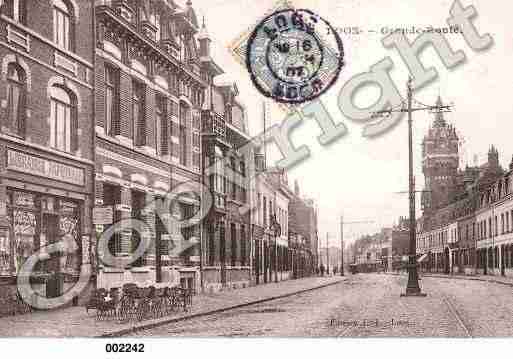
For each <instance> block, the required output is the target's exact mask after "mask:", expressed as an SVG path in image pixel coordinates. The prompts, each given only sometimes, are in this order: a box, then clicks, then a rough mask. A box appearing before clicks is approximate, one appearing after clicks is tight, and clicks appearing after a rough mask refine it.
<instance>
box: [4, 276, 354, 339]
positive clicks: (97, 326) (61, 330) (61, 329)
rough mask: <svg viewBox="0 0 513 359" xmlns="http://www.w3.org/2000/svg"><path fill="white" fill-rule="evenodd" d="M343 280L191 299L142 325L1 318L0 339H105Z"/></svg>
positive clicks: (49, 314)
mask: <svg viewBox="0 0 513 359" xmlns="http://www.w3.org/2000/svg"><path fill="white" fill-rule="evenodd" d="M343 280H345V278H344V277H340V276H333V277H311V278H302V279H296V280H287V281H283V282H279V283H269V284H265V285H259V286H254V287H249V288H244V289H238V290H230V291H226V292H220V293H216V294H200V295H197V296H194V298H193V306H192V308H191V309H190V310H189V311H187V312H184V311H183V310H181V309H180V310H178V311H177V312H176V314H175V315H171V316H167V317H162V318H159V319H153V320H146V321H142V322H138V321H132V322H129V323H123V324H120V323H119V322H118V321H116V320H109V321H97V320H96V311H95V310H90V311H89V314H86V311H85V308H84V307H71V308H65V309H60V310H55V311H39V312H34V313H30V314H25V315H17V316H12V317H4V318H1V320H0V337H105V336H120V335H123V334H127V333H130V332H132V331H134V330H135V329H147V328H151V327H154V326H158V325H162V324H166V323H170V322H176V321H181V320H187V319H190V318H194V317H198V316H202V315H208V314H213V313H216V312H220V311H223V310H227V309H232V308H237V307H242V306H245V305H249V304H256V303H259V302H264V301H268V300H272V299H277V298H281V297H286V296H289V295H293V294H297V293H301V292H306V291H309V290H313V289H317V288H322V287H325V286H329V285H333V284H336V283H339V282H341V281H343Z"/></svg>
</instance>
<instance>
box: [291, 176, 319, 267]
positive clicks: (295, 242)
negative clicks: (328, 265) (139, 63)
mask: <svg viewBox="0 0 513 359" xmlns="http://www.w3.org/2000/svg"><path fill="white" fill-rule="evenodd" d="M289 241H290V242H291V245H292V246H293V247H294V248H295V253H296V254H295V257H296V259H297V261H298V262H297V263H296V262H294V263H296V264H295V268H296V271H295V272H294V276H295V277H303V276H308V275H311V274H313V273H315V269H316V268H317V267H318V266H319V265H320V261H319V239H318V232H317V209H316V207H315V203H314V201H313V200H312V199H306V198H304V197H302V196H301V194H300V191H299V183H298V182H297V180H296V181H295V183H294V194H293V196H292V198H291V199H290V202H289Z"/></svg>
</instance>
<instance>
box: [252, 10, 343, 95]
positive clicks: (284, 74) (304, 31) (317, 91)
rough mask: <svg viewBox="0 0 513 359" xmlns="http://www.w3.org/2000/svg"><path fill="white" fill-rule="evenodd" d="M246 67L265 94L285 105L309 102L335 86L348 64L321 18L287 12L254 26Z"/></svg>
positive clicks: (336, 36) (334, 34)
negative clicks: (345, 65)
mask: <svg viewBox="0 0 513 359" xmlns="http://www.w3.org/2000/svg"><path fill="white" fill-rule="evenodd" d="M246 66H247V68H248V71H249V73H250V75H251V80H252V81H253V84H254V85H255V87H256V88H257V89H258V90H259V91H260V92H261V93H262V94H263V95H264V96H266V97H269V98H272V99H274V100H275V101H277V102H280V103H289V104H294V103H296V104H298V103H304V102H306V101H310V100H313V99H315V98H317V97H319V96H320V95H322V94H323V93H324V92H326V91H327V90H328V89H329V88H330V87H331V86H332V85H333V84H334V83H335V82H336V80H337V78H338V75H339V73H340V71H341V70H342V68H343V66H344V47H343V44H342V39H341V38H340V36H339V34H338V33H337V32H336V31H335V29H334V28H333V27H332V26H331V25H330V23H329V22H327V21H326V20H324V19H323V18H322V17H320V16H319V15H317V14H315V13H314V12H312V11H310V10H307V9H284V10H279V11H276V12H274V13H272V14H271V15H269V16H267V17H266V18H264V19H263V20H262V21H261V22H260V23H259V24H258V25H257V26H256V27H255V29H254V30H253V32H252V34H251V36H250V37H249V40H248V43H247V51H246Z"/></svg>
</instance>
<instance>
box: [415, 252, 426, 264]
mask: <svg viewBox="0 0 513 359" xmlns="http://www.w3.org/2000/svg"><path fill="white" fill-rule="evenodd" d="M427 257H428V254H427V253H424V254H423V255H421V256H420V257H419V258H418V259H417V263H421V262H422V261H424V260H426V258H427Z"/></svg>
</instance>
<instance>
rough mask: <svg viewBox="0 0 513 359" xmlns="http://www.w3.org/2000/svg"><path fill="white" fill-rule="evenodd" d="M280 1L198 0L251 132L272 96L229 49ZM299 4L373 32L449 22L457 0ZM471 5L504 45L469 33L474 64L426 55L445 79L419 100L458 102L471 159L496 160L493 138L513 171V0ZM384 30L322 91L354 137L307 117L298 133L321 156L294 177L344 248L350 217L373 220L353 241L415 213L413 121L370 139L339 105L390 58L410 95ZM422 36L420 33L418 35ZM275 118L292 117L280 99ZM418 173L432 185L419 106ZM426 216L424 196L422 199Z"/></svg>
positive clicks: (361, 43) (456, 119)
mask: <svg viewBox="0 0 513 359" xmlns="http://www.w3.org/2000/svg"><path fill="white" fill-rule="evenodd" d="M274 4H275V1H274V0H260V1H254V0H201V1H200V0H193V6H194V8H195V9H196V12H197V15H198V17H199V18H200V19H201V18H202V17H203V16H204V17H205V21H206V24H207V28H208V31H209V33H210V35H211V37H212V39H213V49H212V51H213V57H214V58H215V60H216V62H217V63H218V64H219V65H221V66H222V67H223V68H224V69H225V72H226V74H225V75H222V77H223V78H222V79H223V80H229V81H234V82H235V83H236V84H237V87H238V88H239V91H240V95H239V100H240V101H241V102H242V103H244V104H245V106H246V108H247V113H248V122H249V130H250V134H253V135H254V134H257V133H258V132H261V131H262V113H261V108H262V101H263V100H264V98H263V96H262V95H260V93H259V92H258V91H257V90H256V88H255V87H254V85H253V84H252V83H251V80H250V77H249V74H248V71H247V70H246V68H245V67H243V66H242V65H241V64H240V63H238V62H237V61H235V59H234V58H233V56H232V55H231V53H230V51H229V45H230V44H231V43H232V42H233V41H234V40H235V39H236V38H238V37H239V36H240V35H241V34H242V33H244V32H246V31H248V30H249V29H251V28H252V27H253V26H254V25H255V24H256V23H257V22H258V21H259V20H260V19H261V17H262V16H263V15H264V14H265V13H266V12H267V11H269V10H270V9H272V8H273V7H274ZM294 4H296V6H297V7H299V8H307V9H310V10H312V11H314V12H316V13H317V14H318V15H320V16H321V17H323V18H324V19H326V20H328V21H329V22H330V23H331V24H332V25H333V26H335V27H337V28H345V27H352V26H358V27H361V28H363V29H378V30H379V29H380V28H381V27H384V26H387V27H393V28H395V27H407V26H411V25H415V26H429V25H432V26H434V27H441V26H446V19H447V18H448V17H449V16H450V15H449V10H450V7H451V5H452V1H448V0H431V1H405V0H388V1H380V0H340V1H338V0H337V1H331V0H317V1H314V0H297V1H294ZM462 5H463V6H469V5H474V7H475V8H476V10H477V12H478V16H477V17H476V18H475V19H474V24H475V26H476V28H477V29H478V31H479V33H480V34H484V33H489V34H490V35H491V36H492V38H493V39H494V45H493V46H492V47H491V48H490V49H489V50H486V51H483V52H480V53H475V52H473V50H472V49H471V48H470V47H468V46H467V44H466V43H465V41H464V40H463V37H462V35H460V34H452V35H448V36H447V39H448V41H449V43H450V45H451V47H452V48H453V50H454V51H456V50H462V51H463V52H464V53H465V55H466V57H467V61H466V63H465V64H463V65H461V66H459V67H457V68H455V69H453V70H447V69H446V68H445V67H444V65H443V63H442V62H441V61H440V59H439V58H438V55H436V53H435V51H434V50H433V49H432V48H427V49H426V50H424V51H423V52H422V55H421V57H420V58H421V60H422V61H423V63H424V64H425V66H426V67H429V66H435V67H436V69H437V71H438V73H439V77H438V79H437V80H436V81H435V82H434V83H432V84H431V85H429V86H427V87H425V88H423V89H422V90H420V91H416V92H415V94H414V97H415V98H416V99H417V100H419V101H420V102H422V103H427V104H434V103H435V101H436V98H437V96H438V95H440V96H441V97H442V99H443V101H444V102H447V103H453V104H454V109H453V112H452V113H448V114H446V120H447V121H448V122H450V123H452V124H453V125H454V126H455V127H456V129H457V132H458V134H459V136H460V139H461V140H462V141H461V147H460V162H461V165H462V166H464V165H465V164H467V163H468V164H471V165H473V164H474V158H475V157H477V160H478V163H483V162H484V161H485V160H486V154H487V151H488V149H489V147H490V145H491V144H492V143H493V144H494V145H495V146H496V147H497V148H498V150H499V155H500V157H499V159H500V162H501V164H502V166H503V167H508V166H509V163H510V162H511V158H512V155H513V141H511V138H512V136H511V133H512V131H511V130H513V126H512V125H511V123H512V122H511V121H512V120H513V116H512V115H513V105H512V101H511V97H510V95H511V94H512V93H513V91H512V90H513V81H512V80H513V76H512V71H511V70H510V69H509V66H510V65H511V64H512V63H513V61H512V60H513V23H512V22H511V20H510V18H509V16H510V14H511V13H512V10H513V3H511V2H498V1H494V2H492V1H485V0H474V1H472V2H470V1H465V0H463V1H462ZM382 37H384V35H380V34H379V33H375V34H368V33H367V34H361V35H342V41H343V43H344V50H345V61H346V66H345V67H344V68H343V69H342V72H341V75H340V77H339V79H338V81H337V83H335V84H334V85H333V87H332V88H331V89H330V90H329V91H328V92H327V93H326V94H324V95H323V96H322V97H321V100H322V102H323V104H324V105H325V106H326V108H327V109H328V111H329V113H330V114H331V116H332V118H333V119H334V121H335V122H342V123H344V124H345V125H346V126H347V128H348V134H347V135H346V136H344V137H342V138H340V139H338V140H337V141H336V142H334V143H333V144H332V145H331V146H329V147H323V146H321V145H320V144H319V143H318V142H317V136H318V135H319V134H320V128H319V127H318V125H317V124H316V122H315V121H304V122H303V123H302V124H301V125H300V126H299V127H298V128H297V129H295V130H294V131H293V132H292V136H291V138H292V141H293V143H294V144H295V145H296V146H300V145H303V144H304V145H307V146H308V147H309V148H310V151H311V156H310V157H309V158H308V159H307V160H305V161H304V162H302V163H301V164H300V165H298V166H296V167H294V168H293V169H291V170H290V171H289V173H288V177H289V183H290V185H291V186H292V185H293V181H294V179H297V180H298V181H299V184H300V190H301V193H302V194H303V195H305V196H307V197H310V198H313V199H315V200H316V202H317V206H318V212H319V237H320V238H322V239H323V242H324V240H325V238H326V235H327V233H329V237H330V238H331V240H330V245H337V244H338V243H339V238H340V216H342V215H343V218H344V221H372V222H373V223H367V224H354V225H350V224H347V225H345V226H344V228H345V229H344V238H345V240H346V241H351V240H353V239H355V238H356V237H358V236H359V235H362V234H365V233H374V232H376V231H379V229H380V228H381V227H383V226H392V225H393V224H394V223H397V219H398V217H399V216H407V215H408V196H407V194H404V193H397V192H401V191H406V190H407V188H408V187H407V186H408V152H407V149H408V147H407V146H408V142H407V133H408V132H407V130H408V129H407V123H406V118H403V120H402V121H401V122H400V123H399V124H398V125H397V126H396V127H395V128H394V129H393V130H392V131H389V132H387V133H386V134H384V135H382V136H380V137H377V138H374V139H368V138H363V137H362V135H361V131H362V128H363V126H362V124H361V123H356V122H353V121H351V120H349V119H348V118H346V117H345V116H344V115H343V114H342V113H341V111H340V110H339V109H338V107H337V97H338V94H339V92H340V89H341V88H342V86H343V84H344V83H346V82H347V81H348V80H349V79H350V78H351V77H352V76H354V75H356V74H358V73H360V72H366V71H368V70H369V67H370V66H372V65H373V64H375V63H377V62H379V61H380V60H382V59H383V58H384V57H385V56H389V57H390V58H391V59H392V61H393V62H394V68H393V69H392V71H391V77H392V79H393V81H394V82H395V84H396V85H397V88H398V89H399V90H400V91H401V93H402V95H403V96H404V92H405V91H404V90H405V87H406V84H405V82H406V79H407V77H408V72H407V68H406V66H405V64H404V62H403V61H402V60H401V57H400V56H399V54H398V53H397V51H396V50H394V49H385V48H384V47H383V46H382V44H381V39H382ZM413 39H414V38H410V40H411V41H412V40H413ZM377 96H379V91H377V90H376V89H373V88H370V89H369V90H368V91H364V92H362V93H361V95H359V96H357V98H356V101H357V104H358V105H367V106H369V105H371V104H372V103H373V102H374V101H376V99H377ZM267 104H268V106H269V107H270V112H271V116H270V117H271V118H270V120H268V121H269V122H270V123H280V122H281V121H282V120H283V119H284V117H285V115H284V113H283V112H282V111H281V110H280V109H279V107H278V106H276V104H274V103H273V102H272V100H267ZM413 121H414V127H413V133H414V135H413V141H414V142H413V146H414V167H415V169H414V171H415V177H416V183H417V189H418V190H420V189H422V188H423V186H424V178H423V174H422V167H421V162H420V161H421V158H420V156H421V146H420V145H421V142H422V138H423V137H424V135H425V134H426V133H427V130H428V128H429V126H430V124H431V123H432V121H433V117H432V115H431V114H429V113H427V112H426V113H424V112H419V113H416V114H415V115H414V117H413ZM269 147H270V148H269V149H268V151H269V152H268V157H269V163H271V164H272V162H273V160H276V159H279V156H278V154H277V151H276V148H273V146H269ZM417 213H418V215H420V213H421V212H420V196H418V198H417Z"/></svg>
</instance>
